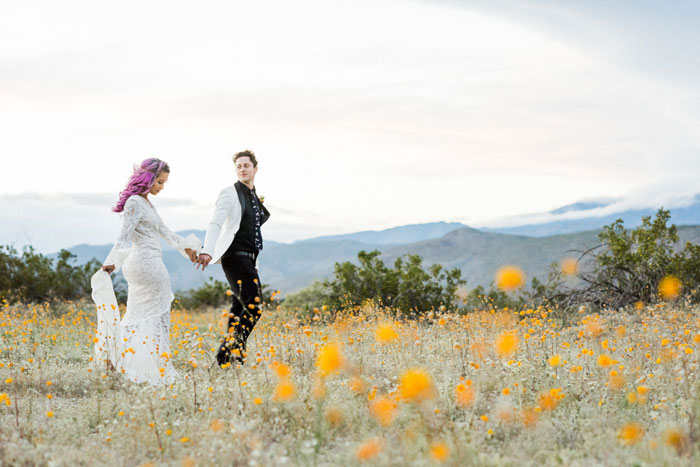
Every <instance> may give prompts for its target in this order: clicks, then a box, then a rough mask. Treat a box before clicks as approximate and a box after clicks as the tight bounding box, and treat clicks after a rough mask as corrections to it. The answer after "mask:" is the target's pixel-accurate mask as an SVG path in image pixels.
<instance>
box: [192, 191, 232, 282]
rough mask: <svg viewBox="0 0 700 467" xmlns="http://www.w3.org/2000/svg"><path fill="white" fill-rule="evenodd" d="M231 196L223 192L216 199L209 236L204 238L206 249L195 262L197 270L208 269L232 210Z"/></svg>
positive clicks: (208, 230) (208, 229)
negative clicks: (200, 268) (200, 267)
mask: <svg viewBox="0 0 700 467" xmlns="http://www.w3.org/2000/svg"><path fill="white" fill-rule="evenodd" d="M231 201H232V200H231V196H230V195H229V194H228V192H227V190H225V189H224V190H221V193H219V197H218V198H216V205H215V206H214V214H213V215H212V216H211V221H210V222H209V227H208V228H207V234H206V236H205V237H204V248H202V252H201V253H200V255H199V257H198V258H197V260H196V261H195V263H196V265H197V266H196V267H197V269H199V266H200V265H201V266H202V270H204V268H206V267H207V265H208V264H209V262H210V261H211V259H212V255H213V254H214V248H215V247H216V241H217V240H218V239H219V235H221V228H222V226H223V225H224V222H225V221H226V217H227V216H228V213H229V210H230V209H231Z"/></svg>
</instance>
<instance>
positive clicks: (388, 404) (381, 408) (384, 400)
mask: <svg viewBox="0 0 700 467" xmlns="http://www.w3.org/2000/svg"><path fill="white" fill-rule="evenodd" d="M396 411H397V408H396V402H394V401H393V400H391V399H390V398H388V397H387V396H379V397H377V398H376V399H374V400H373V401H372V402H371V403H370V406H369V412H370V413H371V414H372V416H373V417H374V418H375V419H377V421H378V422H379V423H380V424H381V425H382V426H389V425H391V423H392V422H393V421H394V417H395V416H396Z"/></svg>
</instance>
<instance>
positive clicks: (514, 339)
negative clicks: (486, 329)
mask: <svg viewBox="0 0 700 467" xmlns="http://www.w3.org/2000/svg"><path fill="white" fill-rule="evenodd" d="M495 346H496V352H497V353H498V355H499V356H500V357H501V358H504V357H510V356H511V355H513V354H514V353H515V351H516V350H518V334H517V333H516V332H515V331H506V332H502V333H501V334H500V335H499V336H498V337H497V338H496V343H495Z"/></svg>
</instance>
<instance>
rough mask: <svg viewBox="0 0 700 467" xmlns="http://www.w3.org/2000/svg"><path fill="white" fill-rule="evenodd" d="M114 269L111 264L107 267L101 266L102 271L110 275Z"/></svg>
mask: <svg viewBox="0 0 700 467" xmlns="http://www.w3.org/2000/svg"><path fill="white" fill-rule="evenodd" d="M115 269H116V267H115V266H114V265H113V264H110V265H109V266H102V270H103V271H105V272H106V273H107V274H112V272H113V271H114V270H115Z"/></svg>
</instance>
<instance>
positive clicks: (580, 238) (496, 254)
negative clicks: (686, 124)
mask: <svg viewBox="0 0 700 467" xmlns="http://www.w3.org/2000/svg"><path fill="white" fill-rule="evenodd" d="M610 203H612V202H587V203H576V204H573V205H568V206H564V207H562V208H559V209H557V210H554V211H551V212H550V213H547V214H548V216H547V217H548V218H549V219H552V218H554V219H555V220H548V221H547V222H543V223H540V224H535V223H531V224H523V225H519V226H511V227H501V228H481V229H474V228H471V227H468V226H466V225H464V224H460V223H456V222H451V223H448V222H433V223H426V224H413V225H405V226H400V227H394V228H391V229H386V230H380V231H364V232H355V233H351V234H343V235H334V236H325V237H317V238H313V239H307V240H301V241H296V242H293V243H279V242H274V241H270V240H266V241H265V244H264V246H265V247H264V249H263V251H262V253H261V254H260V258H259V262H258V267H259V270H260V277H261V279H262V280H263V283H266V284H269V285H270V286H271V287H272V288H274V289H277V290H281V291H282V294H283V295H285V294H288V293H292V292H295V291H297V290H299V289H301V288H303V287H304V286H306V285H308V284H309V283H311V282H312V281H313V280H316V279H324V278H326V277H329V276H330V275H331V274H332V271H333V266H334V264H335V263H336V262H343V261H353V260H355V259H356V258H357V253H358V252H359V251H360V250H366V251H371V250H379V251H381V252H382V258H383V259H384V261H385V262H387V263H391V262H393V261H394V260H395V259H396V258H397V257H399V256H401V255H404V254H409V253H410V254H418V255H420V256H421V257H422V258H423V261H424V264H425V265H429V264H435V263H439V264H442V265H443V266H445V267H447V268H455V267H457V268H460V269H461V271H462V277H464V278H465V279H466V280H467V288H474V287H476V286H478V285H483V286H488V285H489V284H490V283H491V281H492V280H493V277H494V274H495V272H496V270H497V269H498V268H499V267H500V266H502V265H504V264H517V265H519V266H520V267H522V268H523V270H524V271H525V273H526V275H527V276H528V278H531V277H533V276H535V277H540V278H544V277H546V274H547V270H548V268H549V265H550V264H551V263H553V262H559V261H561V259H563V258H564V257H565V256H571V255H573V256H575V253H574V251H580V250H583V249H586V248H589V247H592V246H595V245H597V244H598V238H597V235H598V232H599V229H600V228H601V227H603V226H604V225H607V224H610V223H611V222H613V221H614V220H616V219H618V218H621V219H623V220H624V221H625V225H626V226H627V227H634V226H637V225H639V223H640V222H641V217H642V216H645V215H650V216H653V214H654V213H655V212H656V210H654V209H646V210H644V209H639V210H628V211H622V212H618V213H614V214H605V215H602V216H594V215H587V214H594V213H598V212H599V210H601V209H605V208H606V207H608V206H610ZM571 213H574V214H576V215H577V216H579V218H576V219H571V218H564V219H556V216H562V215H564V216H567V215H569V216H570V215H571ZM671 213H672V222H674V223H676V224H678V225H682V224H690V225H685V226H681V227H679V235H680V237H681V240H682V241H683V242H685V241H691V242H694V243H700V225H698V224H700V196H696V197H695V198H694V202H693V203H692V204H690V205H688V206H685V207H682V208H678V209H674V210H672V212H671ZM178 233H179V234H180V235H188V234H190V233H193V234H195V235H197V236H198V237H199V238H202V239H203V238H204V231H199V230H187V231H181V232H178ZM110 248H111V245H76V246H73V247H71V248H68V250H69V251H70V252H71V253H73V254H74V255H76V257H77V262H78V263H84V262H86V261H88V260H90V259H92V258H97V259H99V260H100V261H101V260H102V259H104V258H105V257H106V256H107V254H108V253H109V250H110ZM163 261H164V263H165V265H166V267H167V268H168V271H169V273H170V280H171V283H172V286H173V289H174V290H187V289H190V288H196V287H199V286H200V285H201V284H202V283H204V282H205V281H206V280H207V279H208V278H210V277H211V278H213V279H217V280H222V281H225V278H224V274H223V271H222V270H221V266H219V265H212V266H210V267H209V268H207V270H206V271H205V272H204V273H202V272H200V271H196V270H195V269H194V267H193V266H192V264H191V263H189V261H187V260H186V259H185V258H184V257H182V256H181V255H180V254H179V253H178V252H176V251H174V250H173V249H172V248H170V247H169V246H167V245H165V244H164V246H163Z"/></svg>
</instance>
